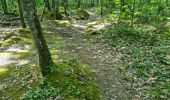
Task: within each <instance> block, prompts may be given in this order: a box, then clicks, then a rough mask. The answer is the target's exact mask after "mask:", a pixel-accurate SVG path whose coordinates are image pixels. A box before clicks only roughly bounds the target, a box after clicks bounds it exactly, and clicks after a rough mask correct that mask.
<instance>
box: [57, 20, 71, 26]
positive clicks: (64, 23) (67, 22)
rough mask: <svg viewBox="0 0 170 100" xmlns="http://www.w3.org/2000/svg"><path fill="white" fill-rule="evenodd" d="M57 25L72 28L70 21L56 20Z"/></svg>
mask: <svg viewBox="0 0 170 100" xmlns="http://www.w3.org/2000/svg"><path fill="white" fill-rule="evenodd" d="M55 22H56V24H58V25H61V26H70V25H71V23H70V21H68V20H55Z"/></svg>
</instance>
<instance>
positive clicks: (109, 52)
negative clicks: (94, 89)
mask: <svg viewBox="0 0 170 100" xmlns="http://www.w3.org/2000/svg"><path fill="white" fill-rule="evenodd" d="M89 13H90V14H91V16H90V18H89V20H79V21H72V22H71V25H70V26H68V27H62V26H59V25H54V24H52V23H50V22H43V25H45V26H44V27H46V28H48V30H51V33H55V34H56V33H57V34H59V35H61V37H62V38H63V40H64V41H65V42H66V44H67V46H66V47H67V48H68V49H69V50H70V53H71V54H72V55H74V56H76V57H77V58H78V59H80V61H82V62H83V63H86V64H88V65H90V66H91V67H92V68H93V69H94V70H95V71H96V76H97V83H98V84H99V86H100V87H101V89H102V100H130V99H132V96H131V95H133V94H132V93H131V94H130V93H129V91H126V90H127V88H128V86H127V84H124V81H123V80H122V77H123V74H122V72H121V71H120V70H121V66H122V65H123V60H122V59H123V55H122V54H121V52H119V51H118V50H117V49H116V48H114V47H109V46H107V45H106V44H102V43H100V42H99V43H91V42H89V41H88V40H87V39H86V38H85V37H84V36H83V34H82V33H83V32H85V28H86V27H87V24H88V23H90V22H94V21H96V20H98V19H100V18H101V16H100V15H96V14H95V13H92V12H91V11H89Z"/></svg>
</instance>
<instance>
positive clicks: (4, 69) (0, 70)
mask: <svg viewBox="0 0 170 100" xmlns="http://www.w3.org/2000/svg"><path fill="white" fill-rule="evenodd" d="M7 71H8V69H7V68H0V75H2V74H4V73H6V72H7Z"/></svg>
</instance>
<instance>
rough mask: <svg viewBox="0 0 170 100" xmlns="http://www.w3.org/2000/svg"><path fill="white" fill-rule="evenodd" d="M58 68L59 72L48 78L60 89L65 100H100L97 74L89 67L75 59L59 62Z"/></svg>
mask: <svg viewBox="0 0 170 100" xmlns="http://www.w3.org/2000/svg"><path fill="white" fill-rule="evenodd" d="M57 66H58V67H57V72H55V73H52V74H50V75H49V76H47V81H48V82H50V83H51V84H52V85H53V86H54V87H55V88H59V90H60V93H61V96H62V97H64V98H65V99H64V100H71V99H72V100H75V99H78V98H79V99H87V100H99V99H100V89H99V87H98V86H97V85H96V84H95V74H94V72H93V71H92V69H91V68H90V67H89V66H87V65H84V64H81V63H80V62H77V60H75V59H69V60H64V61H61V62H58V64H57ZM66 72H67V73H68V72H69V74H70V75H67V74H66ZM65 74H66V75H65ZM87 91H88V92H87Z"/></svg>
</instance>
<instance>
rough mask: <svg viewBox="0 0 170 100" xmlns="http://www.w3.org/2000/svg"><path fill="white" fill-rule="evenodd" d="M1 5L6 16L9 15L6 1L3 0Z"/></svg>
mask: <svg viewBox="0 0 170 100" xmlns="http://www.w3.org/2000/svg"><path fill="white" fill-rule="evenodd" d="M1 4H2V9H3V12H4V14H8V8H7V4H6V0H1Z"/></svg>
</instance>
